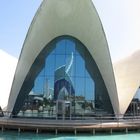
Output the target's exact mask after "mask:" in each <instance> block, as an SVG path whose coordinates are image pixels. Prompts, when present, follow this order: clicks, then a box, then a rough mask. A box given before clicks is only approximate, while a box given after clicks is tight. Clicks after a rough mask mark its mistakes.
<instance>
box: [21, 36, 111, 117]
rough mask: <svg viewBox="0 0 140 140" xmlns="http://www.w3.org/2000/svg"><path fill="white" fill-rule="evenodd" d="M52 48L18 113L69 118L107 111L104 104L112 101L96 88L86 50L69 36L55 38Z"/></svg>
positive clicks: (45, 56)
mask: <svg viewBox="0 0 140 140" xmlns="http://www.w3.org/2000/svg"><path fill="white" fill-rule="evenodd" d="M50 48H51V49H50V50H49V51H48V52H49V53H48V52H47V53H46V54H47V55H44V65H43V67H42V68H41V70H40V71H39V73H38V74H37V76H36V77H35V79H34V81H33V87H32V89H31V90H30V92H29V93H28V94H27V96H26V98H25V100H24V102H23V105H22V107H21V108H20V111H19V113H18V116H20V117H21V116H26V117H41V118H42V117H45V118H51V119H53V118H54V119H55V118H63V119H67V118H76V117H77V118H78V117H83V116H84V117H94V116H97V115H99V114H100V113H103V112H104V113H105V112H107V111H108V110H109V109H108V110H107V109H105V108H104V107H103V105H102V104H109V106H111V104H110V101H109V98H105V99H103V98H100V97H99V96H101V94H98V93H97V91H98V90H97V91H96V84H97V83H96V81H97V80H96V81H95V80H94V76H93V73H92V69H94V66H89V65H88V63H91V61H93V59H87V58H88V56H89V55H90V54H89V52H88V51H87V49H86V48H85V47H84V46H83V45H82V44H81V43H79V42H78V41H77V40H74V39H70V38H60V39H56V40H55V41H54V42H53V44H51V47H50ZM91 64H92V63H91ZM95 77H96V76H95ZM95 79H97V78H95ZM97 87H98V86H97ZM100 88H102V87H100ZM105 96H106V95H105ZM99 100H100V102H99Z"/></svg>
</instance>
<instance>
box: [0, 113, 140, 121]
mask: <svg viewBox="0 0 140 140" xmlns="http://www.w3.org/2000/svg"><path fill="white" fill-rule="evenodd" d="M116 116H118V117H116ZM116 116H114V115H113V114H109V115H99V116H98V115H97V114H95V115H94V116H91V115H85V114H71V115H66V114H59V115H58V114H55V113H53V114H50V113H43V112H39V113H38V112H30V113H29V112H28V113H22V114H20V115H13V114H12V113H11V112H8V111H3V112H0V118H2V117H7V118H32V119H34V118H35V119H46V120H47V119H48V120H85V121H93V122H94V121H95V122H124V121H127V122H139V123H140V115H139V116H129V115H128V116H123V115H122V114H119V115H116Z"/></svg>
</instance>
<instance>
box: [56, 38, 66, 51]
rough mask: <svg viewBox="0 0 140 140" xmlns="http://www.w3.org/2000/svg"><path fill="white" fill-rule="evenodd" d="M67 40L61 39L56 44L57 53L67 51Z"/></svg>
mask: <svg viewBox="0 0 140 140" xmlns="http://www.w3.org/2000/svg"><path fill="white" fill-rule="evenodd" d="M65 50H66V41H65V40H61V41H59V42H58V43H57V44H56V49H55V52H56V54H65V53H66V51H65Z"/></svg>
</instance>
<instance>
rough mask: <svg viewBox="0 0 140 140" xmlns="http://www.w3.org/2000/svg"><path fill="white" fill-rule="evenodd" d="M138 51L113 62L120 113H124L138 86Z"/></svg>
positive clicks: (139, 56)
mask: <svg viewBox="0 0 140 140" xmlns="http://www.w3.org/2000/svg"><path fill="white" fill-rule="evenodd" d="M139 60H140V51H137V52H135V53H134V54H133V55H131V56H129V57H127V58H125V59H123V60H121V61H119V62H117V63H115V64H114V72H115V78H116V84H117V90H118V97H119V105H120V113H121V114H125V112H126V110H127V108H128V106H129V104H130V102H131V101H132V99H133V97H134V96H135V94H136V92H137V90H138V88H139V86H140V77H139V73H140V62H139Z"/></svg>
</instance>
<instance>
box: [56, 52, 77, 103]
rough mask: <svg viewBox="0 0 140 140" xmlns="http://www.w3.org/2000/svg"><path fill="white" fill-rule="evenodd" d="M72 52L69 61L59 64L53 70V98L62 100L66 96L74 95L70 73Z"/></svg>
mask: <svg viewBox="0 0 140 140" xmlns="http://www.w3.org/2000/svg"><path fill="white" fill-rule="evenodd" d="M73 59H74V57H73V52H72V55H71V59H70V62H69V63H68V64H65V65H63V66H60V67H59V68H57V69H56V70H55V83H54V99H55V100H57V99H62V100H64V99H65V97H66V96H69V95H74V94H75V91H74V88H73V84H72V80H71V78H70V75H71V74H72V66H73Z"/></svg>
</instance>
